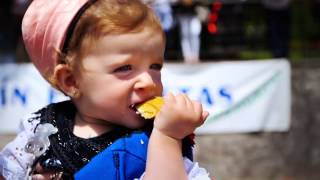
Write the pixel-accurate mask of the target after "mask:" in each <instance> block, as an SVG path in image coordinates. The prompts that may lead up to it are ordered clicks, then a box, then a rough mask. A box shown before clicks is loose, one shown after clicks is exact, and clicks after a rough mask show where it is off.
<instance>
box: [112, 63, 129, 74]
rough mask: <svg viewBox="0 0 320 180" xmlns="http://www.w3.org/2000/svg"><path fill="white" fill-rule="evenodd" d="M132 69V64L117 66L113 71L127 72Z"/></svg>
mask: <svg viewBox="0 0 320 180" xmlns="http://www.w3.org/2000/svg"><path fill="white" fill-rule="evenodd" d="M131 69H132V66H131V65H124V66H120V67H118V68H116V69H115V70H114V71H113V72H126V71H130V70H131Z"/></svg>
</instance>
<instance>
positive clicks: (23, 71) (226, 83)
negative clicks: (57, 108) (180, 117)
mask: <svg viewBox="0 0 320 180" xmlns="http://www.w3.org/2000/svg"><path fill="white" fill-rule="evenodd" d="M162 77H163V78H162V81H163V84H164V88H165V92H164V93H167V92H169V91H170V92H173V93H178V92H184V93H186V94H188V95H189V96H190V97H191V98H192V99H195V100H200V101H201V102H202V104H203V106H204V109H205V110H207V111H209V112H210V116H209V118H208V120H207V121H206V123H205V124H204V125H203V126H202V127H201V128H198V129H197V133H198V134H204V133H206V134H207V133H239V132H260V131H287V130H288V128H289V125H290V113H291V112H290V107H291V91H290V65H289V63H288V62H287V61H286V60H280V59H277V60H268V61H236V62H219V63H201V64H196V65H188V64H165V66H164V68H163V72H162ZM64 99H66V97H65V96H64V95H62V94H61V93H59V92H57V91H55V90H53V89H52V88H50V86H49V85H48V83H47V82H46V81H45V80H43V79H42V77H41V76H40V75H39V73H38V72H37V71H36V70H35V69H34V67H33V66H32V65H31V64H19V65H17V64H2V65H1V66H0V119H1V126H0V133H12V132H15V131H16V130H17V127H18V124H19V120H20V119H21V117H23V116H24V115H25V114H27V113H31V112H34V111H36V110H38V109H39V108H41V107H43V106H45V105H46V104H49V103H51V102H58V101H61V100H64Z"/></svg>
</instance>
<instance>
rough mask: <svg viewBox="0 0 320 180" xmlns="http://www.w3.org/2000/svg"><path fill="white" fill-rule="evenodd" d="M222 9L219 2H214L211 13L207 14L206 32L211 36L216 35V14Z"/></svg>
mask: <svg viewBox="0 0 320 180" xmlns="http://www.w3.org/2000/svg"><path fill="white" fill-rule="evenodd" d="M221 8H222V3H221V2H220V1H215V2H214V3H213V4H212V6H211V12H210V14H209V21H208V24H207V29H208V32H209V33H211V34H216V33H218V25H217V23H218V19H219V16H218V13H219V11H220V10H221Z"/></svg>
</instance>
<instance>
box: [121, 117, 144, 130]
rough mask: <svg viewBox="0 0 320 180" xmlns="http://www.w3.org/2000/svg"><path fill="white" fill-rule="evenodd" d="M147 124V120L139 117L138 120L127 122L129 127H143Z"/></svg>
mask: <svg viewBox="0 0 320 180" xmlns="http://www.w3.org/2000/svg"><path fill="white" fill-rule="evenodd" d="M146 124H147V121H146V120H145V119H143V118H139V119H138V120H136V121H134V122H132V123H130V124H126V125H125V126H126V127H127V128H129V129H141V128H143V127H144V126H145V125H146Z"/></svg>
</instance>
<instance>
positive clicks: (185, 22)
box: [178, 15, 192, 62]
mask: <svg viewBox="0 0 320 180" xmlns="http://www.w3.org/2000/svg"><path fill="white" fill-rule="evenodd" d="M178 19H179V25H180V38H181V50H182V55H183V58H184V61H186V62H188V60H189V59H191V55H192V54H191V51H192V50H191V46H190V37H189V36H190V28H189V27H190V26H189V18H188V16H185V15H180V16H179V18H178Z"/></svg>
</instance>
